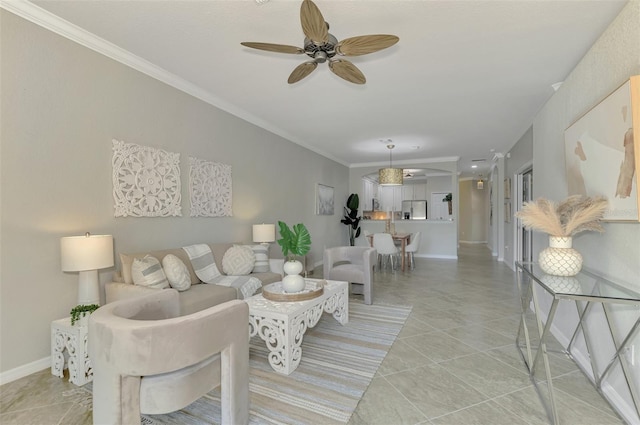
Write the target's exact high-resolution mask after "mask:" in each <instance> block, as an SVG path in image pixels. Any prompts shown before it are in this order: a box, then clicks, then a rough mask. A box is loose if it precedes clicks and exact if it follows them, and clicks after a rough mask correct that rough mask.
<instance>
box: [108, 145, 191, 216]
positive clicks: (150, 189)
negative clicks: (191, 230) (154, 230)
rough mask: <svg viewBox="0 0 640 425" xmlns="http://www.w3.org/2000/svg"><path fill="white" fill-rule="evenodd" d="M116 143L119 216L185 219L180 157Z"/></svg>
mask: <svg viewBox="0 0 640 425" xmlns="http://www.w3.org/2000/svg"><path fill="white" fill-rule="evenodd" d="M112 143H113V158H112V166H113V173H112V179H113V200H114V209H115V216H116V217H127V216H130V217H171V216H181V215H182V207H181V205H180V201H181V194H180V190H181V186H180V154H179V153H174V152H167V151H165V150H162V149H156V148H152V147H149V146H141V145H136V144H135V143H127V142H123V141H120V140H115V139H114V140H112Z"/></svg>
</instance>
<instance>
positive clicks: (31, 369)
mask: <svg viewBox="0 0 640 425" xmlns="http://www.w3.org/2000/svg"><path fill="white" fill-rule="evenodd" d="M50 367H51V356H49V357H45V358H44V359H40V360H36V361H35V362H31V363H27V364H25V365H22V366H18V367H16V368H15V369H11V370H8V371H6V372H2V373H0V385H4V384H8V383H9V382H13V381H15V380H17V379H20V378H24V377H25V376H28V375H31V374H33V373H36V372H40V371H41V370H44V369H47V368H50Z"/></svg>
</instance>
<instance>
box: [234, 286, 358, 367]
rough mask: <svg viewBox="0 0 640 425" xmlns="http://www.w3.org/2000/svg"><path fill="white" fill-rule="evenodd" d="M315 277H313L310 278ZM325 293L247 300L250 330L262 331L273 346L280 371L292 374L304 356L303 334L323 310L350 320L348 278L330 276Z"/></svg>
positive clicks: (340, 319)
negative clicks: (300, 298) (289, 299)
mask: <svg viewBox="0 0 640 425" xmlns="http://www.w3.org/2000/svg"><path fill="white" fill-rule="evenodd" d="M307 280H311V279H307ZM326 282H327V283H326V285H325V286H324V292H323V294H322V295H320V296H318V297H316V298H313V299H310V300H307V301H295V302H278V301H270V300H267V299H265V298H264V297H263V296H262V294H258V295H254V296H253V297H250V298H248V299H247V300H246V302H247V304H249V333H250V335H251V336H256V335H259V336H260V338H262V340H263V341H264V342H265V343H266V345H267V348H268V349H269V356H268V357H269V364H271V367H272V368H273V370H275V371H276V372H280V373H283V374H285V375H289V374H290V373H291V372H293V371H294V370H296V368H297V367H298V365H299V364H300V360H301V359H302V348H301V344H302V338H303V336H304V333H305V332H306V331H307V329H308V328H312V327H314V326H315V325H316V324H317V323H318V321H319V320H320V317H321V316H322V313H323V312H327V313H332V314H333V317H334V319H336V320H337V321H338V322H339V323H340V324H342V325H344V324H346V323H347V322H349V286H348V283H347V282H340V281H336V280H327V281H326Z"/></svg>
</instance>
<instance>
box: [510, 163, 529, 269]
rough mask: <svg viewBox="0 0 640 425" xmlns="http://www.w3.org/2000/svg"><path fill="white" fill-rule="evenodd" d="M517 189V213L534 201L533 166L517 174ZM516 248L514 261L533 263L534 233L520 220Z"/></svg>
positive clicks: (516, 235) (516, 227)
mask: <svg viewBox="0 0 640 425" xmlns="http://www.w3.org/2000/svg"><path fill="white" fill-rule="evenodd" d="M516 181H517V185H518V187H517V188H516V211H520V210H521V209H522V205H523V204H524V203H525V202H529V201H532V200H533V166H532V165H531V164H529V165H527V166H525V167H524V168H523V169H522V171H519V172H518V174H517V180H516ZM514 225H515V229H514V232H513V234H514V239H515V240H514V246H515V247H517V253H516V256H515V258H514V261H520V262H532V261H533V238H532V231H531V230H528V229H526V228H525V227H524V226H523V225H522V222H521V220H520V219H515V220H514Z"/></svg>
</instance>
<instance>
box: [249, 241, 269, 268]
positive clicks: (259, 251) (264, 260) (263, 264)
mask: <svg viewBox="0 0 640 425" xmlns="http://www.w3.org/2000/svg"><path fill="white" fill-rule="evenodd" d="M251 250H253V253H254V254H255V255H256V263H255V264H254V265H253V273H264V272H268V271H269V270H271V268H270V267H269V246H268V245H251Z"/></svg>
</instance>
